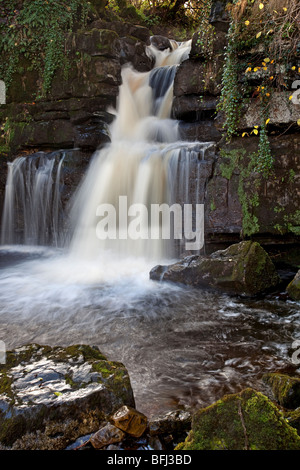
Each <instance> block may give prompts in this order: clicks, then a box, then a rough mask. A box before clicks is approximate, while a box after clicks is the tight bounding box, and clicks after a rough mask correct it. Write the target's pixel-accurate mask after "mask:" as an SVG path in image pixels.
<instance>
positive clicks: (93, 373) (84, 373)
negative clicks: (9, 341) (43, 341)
mask: <svg viewBox="0 0 300 470" xmlns="http://www.w3.org/2000/svg"><path fill="white" fill-rule="evenodd" d="M123 405H129V406H133V407H134V397H133V392H132V389H131V385H130V379H129V376H128V373H127V370H126V369H125V367H124V366H123V364H121V363H118V362H111V361H108V360H107V359H106V358H105V356H103V354H101V352H100V351H99V349H98V348H93V347H90V346H86V345H74V346H69V347H66V348H62V347H54V348H51V347H49V346H40V345H37V344H31V345H27V346H24V347H20V348H18V349H15V350H14V351H9V352H7V354H6V364H4V365H2V366H1V369H0V443H1V445H2V446H3V447H5V448H10V449H30V450H31V449H37V450H59V449H64V448H66V446H67V445H68V444H69V443H71V442H73V441H75V440H76V439H77V438H78V437H80V436H82V435H85V434H89V433H92V432H95V431H97V430H98V429H99V426H100V425H101V424H102V423H103V421H107V420H108V416H109V415H111V414H112V413H114V412H115V411H116V410H118V409H119V408H120V406H123Z"/></svg>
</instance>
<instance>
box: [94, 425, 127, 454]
mask: <svg viewBox="0 0 300 470" xmlns="http://www.w3.org/2000/svg"><path fill="white" fill-rule="evenodd" d="M124 436H125V433H124V432H123V431H121V429H119V428H117V427H116V426H114V425H113V424H111V423H107V424H106V425H105V426H103V427H102V428H100V429H99V431H97V432H96V433H95V434H93V436H92V437H91V438H90V442H91V444H92V446H93V447H94V448H95V449H102V448H103V447H105V446H109V445H111V444H115V443H116V442H121V441H122V439H124Z"/></svg>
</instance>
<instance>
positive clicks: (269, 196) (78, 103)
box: [0, 1, 300, 242]
mask: <svg viewBox="0 0 300 470" xmlns="http://www.w3.org/2000/svg"><path fill="white" fill-rule="evenodd" d="M225 5H226V2H224V1H217V2H213V7H212V11H211V16H210V22H211V27H212V31H213V36H212V37H213V39H212V40H211V41H210V42H209V43H207V44H205V43H204V44H203V41H201V40H199V38H200V36H201V31H199V32H196V33H195V34H194V36H193V38H192V48H191V52H190V56H189V59H188V60H186V61H184V62H183V63H182V64H181V66H179V68H178V70H177V73H176V76H175V83H174V99H173V110H172V112H173V116H174V118H176V119H178V120H179V121H180V130H181V135H182V138H183V139H185V140H189V141H194V140H200V141H206V142H208V141H209V142H213V143H214V144H215V153H214V155H213V156H211V155H210V157H209V162H208V163H209V165H208V166H207V168H208V167H209V169H210V170H209V171H206V172H205V174H204V173H203V174H201V172H200V173H199V172H196V171H195V172H194V173H193V174H191V176H190V180H191V187H194V186H195V181H193V179H195V178H199V174H200V178H201V185H200V186H201V191H202V192H203V194H201V198H200V199H201V201H202V202H204V204H205V231H206V240H207V241H212V242H213V241H220V240H222V241H231V240H232V239H234V240H240V239H241V238H243V237H245V236H256V237H258V239H268V240H272V241H276V240H278V241H280V242H283V241H284V242H286V241H290V242H295V241H297V235H298V234H299V233H300V228H299V225H300V197H299V196H300V184H299V174H300V157H299V155H300V152H299V146H300V133H299V131H297V129H296V130H295V127H293V126H292V128H291V129H289V126H290V125H291V124H292V123H293V122H294V121H295V119H296V120H297V117H300V109H299V108H300V105H295V106H294V107H291V105H290V103H287V101H288V96H287V94H288V92H286V93H285V94H284V93H281V94H279V95H278V94H277V95H275V96H274V98H273V101H272V103H271V105H272V106H273V109H274V112H273V113H272V115H271V122H270V125H272V129H273V132H271V134H270V144H271V149H272V153H273V156H274V172H273V175H272V178H269V179H262V178H261V177H260V175H258V174H257V173H255V172H253V171H252V170H251V159H250V160H249V158H250V157H249V156H250V155H251V154H252V153H253V152H255V151H257V138H256V137H255V136H250V137H248V138H247V139H245V138H242V137H237V138H234V139H232V141H231V142H230V143H227V142H226V140H225V138H224V137H223V129H222V124H223V116H222V114H221V113H220V112H218V111H217V104H218V101H219V98H220V93H221V89H222V73H223V65H224V48H225V47H226V43H227V35H226V33H227V30H228V25H229V18H228V15H227V13H226V10H225V9H224V6H225ZM150 35H151V32H150V31H149V30H148V29H147V28H145V27H142V26H136V25H134V24H130V23H126V22H124V23H123V22H117V21H116V22H109V23H108V22H105V21H103V20H101V19H97V20H95V21H92V22H90V23H89V25H88V26H87V27H86V29H85V30H78V31H75V32H72V33H70V34H69V36H68V40H67V47H68V49H69V50H70V51H71V52H70V58H71V67H70V70H69V74H68V76H67V77H65V76H64V75H63V72H58V73H57V74H56V76H55V78H54V80H53V84H52V88H51V92H50V93H49V94H48V96H47V98H45V99H42V100H39V101H37V102H35V101H34V94H35V90H36V88H37V85H38V80H39V77H38V76H37V74H36V72H34V71H28V70H27V71H26V72H25V73H24V74H22V75H21V74H20V75H19V76H18V75H17V76H15V77H14V81H13V85H12V86H11V88H10V89H9V93H8V97H7V98H8V99H7V105H6V106H4V107H3V106H2V108H1V116H0V119H2V121H3V120H4V119H5V118H8V119H9V120H10V123H11V129H12V132H11V135H10V142H9V144H10V150H11V153H10V155H9V156H8V157H7V156H6V157H5V156H3V157H2V158H1V181H0V186H1V188H0V200H3V193H4V185H5V176H4V175H5V173H6V159H7V158H8V159H12V158H14V157H15V156H17V155H19V154H20V153H23V152H27V153H28V152H34V151H37V150H43V151H53V150H55V149H70V150H71V149H72V151H74V161H75V167H76V168H75V167H74V165H73V169H74V168H75V170H74V171H73V172H71V173H69V179H68V182H67V185H68V190H67V191H66V194H71V193H72V191H73V190H74V188H75V187H76V186H77V184H78V181H79V180H80V178H81V175H82V174H83V173H84V171H85V169H86V167H87V164H88V161H89V157H90V156H91V155H92V153H93V152H94V151H95V150H96V149H98V148H101V146H103V145H105V144H106V143H107V142H109V141H110V135H109V124H110V123H111V122H112V119H113V115H112V114H110V112H108V110H109V108H110V107H114V106H115V104H116V99H117V96H118V90H119V85H120V84H121V67H122V65H124V64H125V63H131V64H132V65H133V66H134V68H136V69H137V70H138V71H140V72H145V71H149V70H151V68H152V67H153V61H152V59H151V58H150V57H149V56H148V55H147V53H146V45H148V44H150ZM152 40H153V41H154V43H155V45H156V47H158V48H159V49H163V48H165V47H167V46H168V44H169V43H168V40H167V39H166V38H164V37H161V36H160V37H159V36H157V37H155V39H152ZM25 65H26V64H25ZM25 69H26V66H25ZM257 112H258V111H257V109H256V104H255V100H252V101H251V102H250V103H249V104H248V105H247V107H246V108H245V109H244V110H243V114H242V119H241V121H240V124H239V126H240V127H239V130H240V131H241V132H243V131H244V130H245V131H249V129H251V127H252V126H253V125H254V124H255V122H256V119H255V116H256V115H257ZM70 161H71V162H72V158H71V159H70ZM202 167H203V165H202ZM71 175H73V176H71ZM1 204H2V203H1ZM1 204H0V210H1Z"/></svg>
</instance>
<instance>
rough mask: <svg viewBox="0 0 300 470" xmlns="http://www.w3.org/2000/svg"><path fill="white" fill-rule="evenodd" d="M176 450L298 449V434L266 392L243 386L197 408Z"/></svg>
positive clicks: (299, 443)
mask: <svg viewBox="0 0 300 470" xmlns="http://www.w3.org/2000/svg"><path fill="white" fill-rule="evenodd" d="M176 450H300V437H299V435H298V434H297V432H296V429H294V428H293V427H291V426H290V425H289V424H288V423H287V421H286V419H285V418H284V416H283V414H282V413H281V412H280V411H279V409H278V408H277V407H276V406H275V405H274V404H273V403H272V402H271V401H270V400H269V399H268V398H267V397H266V396H265V395H263V394H262V393H260V392H257V391H255V390H253V389H246V390H243V391H242V392H240V393H237V394H233V395H226V396H225V397H223V399H222V400H219V401H217V402H216V403H214V404H213V405H211V406H208V407H207V408H204V409H201V410H199V411H198V412H197V413H196V414H195V415H194V417H193V423H192V430H191V431H190V433H189V435H188V437H187V438H186V440H185V441H184V442H183V443H181V444H179V445H178V446H177V447H176Z"/></svg>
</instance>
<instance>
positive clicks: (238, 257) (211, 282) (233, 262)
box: [150, 241, 280, 296]
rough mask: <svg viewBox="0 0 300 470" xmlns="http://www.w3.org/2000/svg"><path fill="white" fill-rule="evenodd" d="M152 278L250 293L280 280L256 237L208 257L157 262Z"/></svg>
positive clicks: (261, 290) (270, 286)
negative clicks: (170, 262)
mask: <svg viewBox="0 0 300 470" xmlns="http://www.w3.org/2000/svg"><path fill="white" fill-rule="evenodd" d="M150 278H151V279H153V280H160V281H171V282H177V283H182V284H187V285H191V286H195V287H211V288H215V289H218V290H221V291H223V292H227V293H231V294H243V295H250V296H251V295H256V294H259V293H261V292H264V291H266V290H267V289H270V288H272V287H275V286H276V285H277V284H278V283H279V281H280V279H279V276H278V274H277V272H276V269H275V266H274V264H273V263H272V261H271V259H270V257H269V255H268V254H267V252H266V251H265V250H264V249H263V248H262V247H261V246H260V244H259V243H257V242H252V241H245V242H241V243H237V244H234V245H231V246H230V247H229V248H227V249H226V250H220V251H216V252H215V253H213V254H212V255H210V256H208V257H204V256H190V257H188V258H185V259H184V260H182V261H179V262H177V263H175V264H172V265H170V266H156V267H154V268H153V269H152V270H151V272H150Z"/></svg>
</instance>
